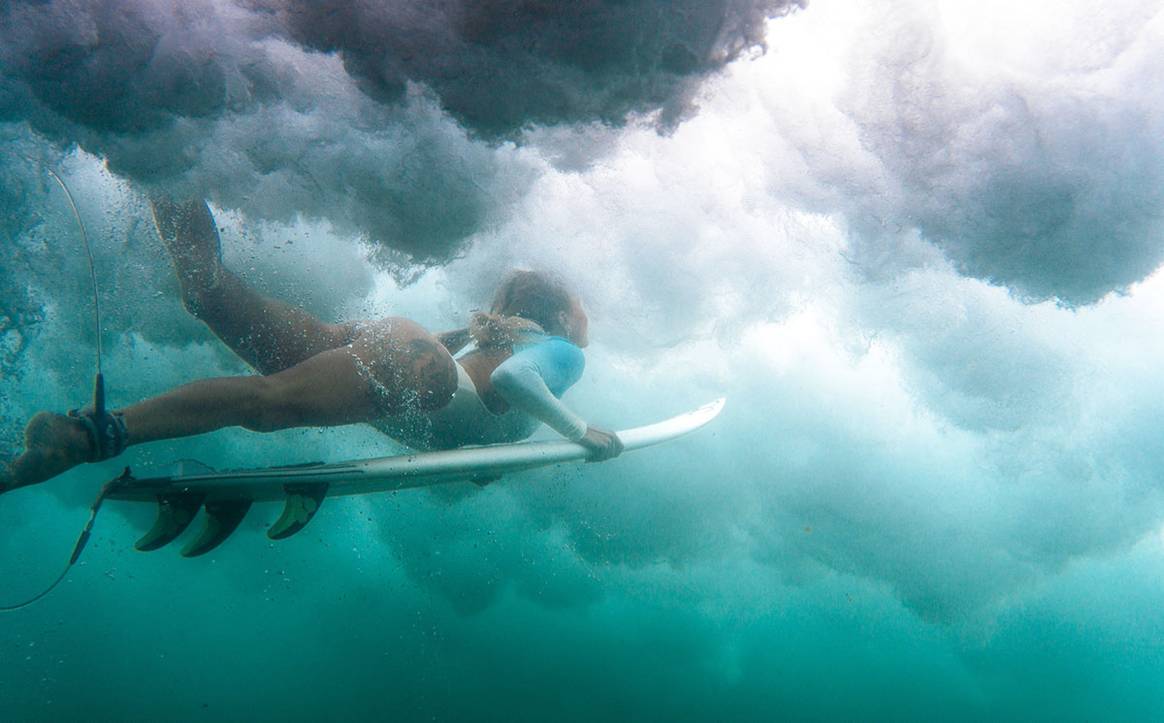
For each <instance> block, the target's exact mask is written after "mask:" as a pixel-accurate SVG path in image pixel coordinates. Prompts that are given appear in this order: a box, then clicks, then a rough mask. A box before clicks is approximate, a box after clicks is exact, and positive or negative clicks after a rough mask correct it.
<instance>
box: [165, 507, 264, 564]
mask: <svg viewBox="0 0 1164 723" xmlns="http://www.w3.org/2000/svg"><path fill="white" fill-rule="evenodd" d="M251 504H252V500H211V501H210V502H207V503H206V526H205V527H203V528H202V532H201V533H199V535H198V537H197V539H195V540H194V541H193V542H191V543H190V544H189V545H186V547H184V548H182V557H198V556H199V555H205V554H206V553H208V552H210V551H211V550H213V549H214V548H216V547H218V546H219V545H221V544H222V542H223V540H225V539H226V538H228V537H230V533H232V532H234V531H235V530H237V529H238V526H239V523H240V522H242V519H243V517H246V514H247V510H249V509H250V508H251Z"/></svg>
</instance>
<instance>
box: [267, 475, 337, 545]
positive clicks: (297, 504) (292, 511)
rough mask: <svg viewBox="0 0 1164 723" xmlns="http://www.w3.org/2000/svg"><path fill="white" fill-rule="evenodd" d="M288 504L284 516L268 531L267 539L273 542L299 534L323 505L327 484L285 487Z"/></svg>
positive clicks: (285, 506) (284, 506) (285, 505)
mask: <svg viewBox="0 0 1164 723" xmlns="http://www.w3.org/2000/svg"><path fill="white" fill-rule="evenodd" d="M283 489H285V490H287V502H286V503H284V505H283V514H282V515H280V516H279V519H278V520H276V521H275V524H273V525H271V529H269V530H267V537H269V538H271V539H272V540H283V539H286V538H288V537H290V536H291V535H294V534H295V533H296V532H299V531H300V530H302V529H303V528H304V527H307V523H308V522H311V518H312V517H315V513H316V512H318V511H319V506H320V505H321V504H323V498H324V497H326V496H327V483H325V482H321V483H319V484H296V485H285V486H284V488H283Z"/></svg>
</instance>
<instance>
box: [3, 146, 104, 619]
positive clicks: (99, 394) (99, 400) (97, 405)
mask: <svg viewBox="0 0 1164 723" xmlns="http://www.w3.org/2000/svg"><path fill="white" fill-rule="evenodd" d="M26 160H29V161H30V162H33V163H35V161H32V159H26ZM40 165H41V168H43V169H44V170H45V171H47V172H48V174H49V175H50V176H52V178H53V180H54V181H56V183H57V185H58V186H60V188H61V190H62V191H64V193H65V198H66V199H67V200H68V202H69V209H70V210H71V211H72V212H73V218H74V219H76V221H77V226H78V227H79V228H80V229H81V241H82V242H83V243H84V245H85V255H86V256H87V257H88V259H89V280H90V283H91V285H92V291H93V326H94V329H95V331H96V338H97V373H96V376H95V377H94V379H93V411H94V414H95V415H97V416H98V418H100V417H102V416H105V414H106V409H105V375H104V374H103V373H102V356H103V354H102V348H101V296H100V294H99V292H98V287H97V265H96V264H95V263H94V262H93V248H92V246H91V245H90V244H89V232H88V231H87V230H86V229H85V222H84V221H83V220H82V219H81V213H80V211H78V210H77V202H76V201H75V200H74V199H73V194H72V192H71V191H69V187H68V186H67V185H66V184H65V180H64V179H63V178H61V177H60V175H59V174H57V172H56V171H54V170H53V169H52V168H49V167H48V166H47V165H44V164H40ZM97 441H98V443H100V440H97ZM120 479H121V477H116V478H114V479H112V480H110V481H109V482H106V483H105V484H104V485H102V486H101V490H100V491H99V492H98V493H97V498H96V499H95V500H93V504H91V505H90V506H89V520H88V521H87V522H86V523H85V526H84V527H83V528H82V529H81V534H80V535H78V536H77V541H76V543H74V545H73V552H72V554H71V555H69V560H68V562H66V563H65V567H64V569H62V570H61V574H60V575H58V576H57V577H56V579H55V580H53V581H52V583H50V584H49V586H48V587H46V588H45V589H43V590H41V591H40V592H38V593H37V594H36V595H33V596H32V597H31V598H29V599H27V600H25V601H23V602H20V603H17V604H15V605H0V612H13V611H16V610H20V609H22V608H26V607H28V606H30V605H32V604H33V603H36V602H38V601H39V600H41V599H42V598H44V597H45V596H47V595H48V594H49V593H51V592H52V591H53V590H55V589H56V587H57V585H60V584H61V582H62V581H63V580H64V579H65V576H66V575H68V574H69V570H71V569H72V567H73V565H74V564H76V562H77V560H79V559H81V553H82V552H84V550H85V546H86V545H87V544H88V543H89V537H90V535H91V534H92V532H93V523H94V522H96V520H97V512H98V511H99V510H100V509H101V505H102V504H103V503H104V502H105V496H106V494H108V493H109V489H110V488H111V487H112V486H113V485H114V483H116V482H117V481H118V480H120Z"/></svg>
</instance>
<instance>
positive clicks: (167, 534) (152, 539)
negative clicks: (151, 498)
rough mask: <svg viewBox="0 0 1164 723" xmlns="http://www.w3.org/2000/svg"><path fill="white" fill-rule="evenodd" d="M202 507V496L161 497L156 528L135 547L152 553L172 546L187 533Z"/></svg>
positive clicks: (155, 521)
mask: <svg viewBox="0 0 1164 723" xmlns="http://www.w3.org/2000/svg"><path fill="white" fill-rule="evenodd" d="M201 506H202V495H190V494H186V495H160V496H159V497H158V517H157V519H156V520H154V526H153V527H152V528H150V531H149V532H147V533H145V535H144V536H143V537H142V538H141V539H140V540H138V541H137V542H136V543H135V544H134V547H135V548H137V549H138V550H140V551H141V552H150V551H152V550H156V549H158V548H159V547H165V546H166V545H168V544H170V543H171V542H173V541H174V539H175V538H177V537H178V535H180V534H182V533H183V532H185V531H186V528H187V527H189V526H190V522H191V521H193V519H194V515H196V514H198V508H199V507H201Z"/></svg>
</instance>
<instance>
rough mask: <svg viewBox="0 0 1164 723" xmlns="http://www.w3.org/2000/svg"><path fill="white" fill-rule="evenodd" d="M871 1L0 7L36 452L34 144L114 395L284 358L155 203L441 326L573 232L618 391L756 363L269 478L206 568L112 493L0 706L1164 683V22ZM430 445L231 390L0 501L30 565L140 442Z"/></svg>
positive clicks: (474, 706)
mask: <svg viewBox="0 0 1164 723" xmlns="http://www.w3.org/2000/svg"><path fill="white" fill-rule="evenodd" d="M865 5H866V4H862V3H855V2H845V1H844V0H820V1H817V2H812V3H810V4H808V5H807V6H806V7H804V8H795V9H793V8H785V7H783V4H782V3H778V2H755V3H720V2H701V3H696V2H675V3H654V2H645V1H643V2H624V3H595V4H567V3H562V4H557V3H541V4H536V7H535V6H534V5H529V6H525V5H522V6H520V7H517V6H512V7H511V5H510V4H505V3H475V4H463V5H462V4H458V3H450V4H447V7H445V6H442V7H445V10H444V11H442V13H436V12H435V11H430V10H425V11H423V12H422V11H421V10H419V8H429V7H430V5H429V4H425V3H411V4H409V3H403V4H398V7H397V6H393V7H397V10H399V12H390V11H388V10H383V11H376V10H369V9H367V8H364V9H362V10H357V9H350V8H347V5H346V4H343V5H342V6H341V5H337V6H336V7H333V8H332V12H330V13H322V14H317V13H314V12H313V11H310V7H309V6H308V5H307V4H303V3H298V2H293V1H291V0H288V1H286V2H282V1H280V2H275V1H274V0H271V1H270V2H268V1H266V0H264V1H263V2H258V3H230V2H214V3H212V2H202V3H191V4H189V5H188V6H187V10H185V11H184V12H185V14H184V15H182V14H179V13H177V12H176V11H174V10H173V9H170V8H169V6H167V5H163V4H160V3H154V2H147V0H134V2H120V3H115V2H104V3H101V2H99V3H92V4H89V5H88V6H86V7H81V6H76V5H68V4H65V3H60V2H50V3H26V2H12V3H7V4H0V71H3V72H2V73H0V78H2V82H0V144H2V146H0V147H2V148H3V149H4V153H3V154H0V244H2V248H3V249H4V253H3V254H0V374H2V378H0V420H2V421H3V424H2V425H0V430H2V431H0V451H2V452H4V453H5V454H8V453H9V452H13V451H15V450H17V449H18V448H19V446H20V430H21V429H22V428H23V424H24V422H25V420H26V419H27V418H28V417H29V416H31V415H32V414H33V413H35V412H36V411H38V410H41V409H52V410H64V409H68V408H72V407H76V406H80V405H82V404H83V403H85V402H86V400H87V398H88V397H89V395H90V394H91V383H92V374H93V371H94V358H95V348H96V337H95V332H94V328H93V320H92V301H91V298H90V294H91V292H90V287H89V282H88V266H87V262H86V259H85V255H84V250H83V246H82V244H81V239H80V234H79V231H78V228H77V224H76V222H75V221H74V219H73V217H72V214H71V212H70V211H69V209H68V206H67V203H66V201H65V198H64V195H63V194H62V192H61V190H60V189H59V188H58V187H57V186H56V185H55V184H54V183H53V182H52V179H51V177H50V176H49V174H48V172H47V171H46V168H51V169H53V170H55V171H56V172H58V173H59V174H60V175H61V177H62V178H64V179H65V180H66V182H67V183H68V185H69V188H70V189H72V191H73V193H74V195H75V196H76V199H77V202H78V207H79V211H80V214H81V216H82V218H83V219H84V222H85V224H86V226H87V228H88V232H89V236H90V239H91V241H92V246H93V252H94V260H95V264H96V271H97V281H98V286H99V290H100V300H101V304H102V312H103V318H102V330H101V340H102V342H103V344H104V349H105V360H104V364H105V373H106V376H107V379H108V384H109V394H110V399H111V402H112V403H113V404H114V405H123V404H128V403H130V402H133V401H136V400H138V399H142V398H145V397H148V396H150V395H154V394H158V393H160V392H163V391H165V390H167V389H169V388H171V387H173V386H175V385H178V384H181V383H184V382H188V381H191V380H194V379H198V378H203V377H208V376H219V375H233V374H245V373H249V370H248V369H247V368H246V367H245V366H244V365H243V364H242V363H241V362H240V361H239V360H237V359H236V358H235V357H233V356H232V355H231V354H230V352H229V351H228V350H227V349H225V348H224V347H223V346H222V345H221V343H220V342H218V341H217V340H216V339H214V338H213V336H212V335H211V334H210V333H209V332H208V331H207V330H206V329H205V328H204V327H203V326H202V325H201V324H200V323H199V322H197V321H196V320H194V319H192V318H190V317H189V315H187V314H186V312H185V311H184V310H183V308H182V306H181V303H180V301H179V298H178V293H177V284H176V281H175V279H174V278H173V275H172V271H171V269H170V266H169V262H168V259H167V257H166V255H165V251H164V249H163V248H162V246H161V244H160V242H159V241H158V240H157V238H156V235H155V233H154V230H153V226H152V223H151V220H150V216H149V211H148V204H147V203H146V201H145V198H146V194H147V193H149V192H152V191H155V190H166V191H171V192H174V193H186V194H196V195H203V196H206V197H208V198H209V199H210V200H211V203H212V206H213V207H214V209H215V213H216V219H217V221H218V223H219V226H220V233H221V235H222V239H223V247H224V255H225V259H226V263H227V264H228V265H229V266H230V267H231V268H232V269H234V270H236V271H237V272H238V273H240V274H241V275H242V276H243V277H244V278H246V279H247V280H248V281H249V282H250V283H252V284H254V285H255V286H257V287H258V288H260V289H262V290H263V291H265V292H267V293H270V294H272V295H275V296H278V297H279V298H282V299H286V300H288V301H290V302H292V303H296V304H299V305H302V306H304V307H306V308H308V309H310V310H311V311H313V312H314V313H316V314H318V315H319V316H321V317H323V318H326V319H356V318H372V317H376V316H383V315H388V314H399V315H404V316H407V317H409V318H413V319H416V320H417V321H419V322H420V323H422V324H424V325H426V326H428V327H429V328H432V329H451V328H455V327H457V326H460V325H463V323H464V321H465V319H466V318H467V316H468V314H469V313H470V311H471V310H473V309H476V308H480V307H481V306H482V305H484V304H486V303H487V300H488V298H489V295H490V292H491V290H492V286H493V284H495V283H496V280H497V279H498V278H499V277H500V276H501V275H502V274H503V273H504V271H505V270H507V269H509V268H511V267H514V266H535V267H544V268H553V269H555V270H557V271H558V272H560V273H561V274H562V275H563V276H565V277H566V278H567V279H569V280H570V282H571V283H572V284H573V285H574V286H575V287H576V288H577V289H578V290H579V292H580V294H581V295H582V297H583V298H584V300H585V303H586V306H587V309H588V310H589V312H590V316H591V321H592V326H591V338H592V340H593V344H592V346H591V347H590V348H589V349H588V350H587V370H586V374H585V376H584V378H583V380H582V381H581V382H579V384H578V385H576V386H575V387H574V388H573V389H572V390H571V391H570V392H569V393H568V395H567V396H566V400H567V401H568V402H569V404H570V405H571V407H572V408H574V409H576V410H577V411H578V412H579V413H580V414H582V415H583V416H584V417H585V418H587V419H588V420H591V421H592V422H594V423H596V424H600V425H603V426H608V427H612V428H625V427H631V426H635V425H638V424H644V423H648V422H651V421H655V420H657V419H660V418H663V417H667V416H670V415H672V414H676V413H679V412H682V411H686V410H687V409H690V408H693V407H695V406H698V405H700V404H703V403H705V402H707V401H709V400H711V399H713V398H716V397H719V396H726V397H727V400H728V402H727V406H726V408H725V411H724V412H723V414H722V415H721V417H720V418H719V419H718V420H716V421H715V422H714V423H713V424H712V425H711V426H709V427H707V428H705V429H703V430H701V431H699V432H698V433H696V434H694V435H692V436H690V437H688V438H685V439H683V440H681V441H678V442H675V443H673V444H670V445H668V446H665V447H660V448H656V449H650V450H644V451H640V452H636V453H634V454H628V455H626V456H625V457H623V458H620V459H616V460H613V461H611V462H608V463H603V464H599V465H587V466H582V467H574V468H561V469H552V470H545V471H536V472H530V473H522V474H515V475H512V476H510V477H507V478H505V479H503V480H501V481H499V482H497V483H494V484H491V485H489V486H487V487H484V488H478V487H476V486H474V485H471V484H453V485H449V486H446V487H439V488H433V489H429V490H413V491H406V492H399V493H393V494H382V495H374V496H366V497H360V498H346V499H331V500H328V501H327V502H326V503H325V504H324V506H323V508H322V509H321V511H320V513H319V514H318V515H317V517H316V518H315V519H314V520H313V521H312V523H311V524H310V526H308V527H307V528H306V529H305V530H304V531H303V532H301V533H300V534H298V535H296V536H294V537H292V538H290V539H288V540H285V541H281V542H271V541H269V540H268V539H267V538H266V536H265V534H264V533H265V530H266V528H267V527H268V526H269V525H270V524H271V523H272V522H273V521H274V520H275V519H276V518H277V516H278V514H279V507H278V505H272V504H261V505H256V506H255V508H254V509H252V510H251V512H250V514H249V515H248V516H247V518H246V519H245V520H244V522H243V523H242V526H241V527H240V529H239V530H238V531H237V532H236V533H235V535H234V536H233V537H232V538H231V539H229V540H228V541H227V542H226V543H225V544H224V545H223V546H221V547H220V548H218V549H216V550H215V551H213V552H212V553H211V554H208V555H206V556H204V557H201V558H197V559H189V560H188V559H184V558H182V557H180V556H179V555H178V549H180V545H181V544H182V543H183V542H185V541H186V540H188V539H189V537H190V535H192V534H194V532H193V531H192V532H190V533H187V535H186V536H185V537H184V538H182V539H180V540H179V541H178V543H176V544H174V545H171V546H170V547H167V548H163V549H162V550H159V551H156V552H152V553H148V554H147V553H138V552H135V551H134V549H133V543H134V541H135V540H136V539H137V538H138V537H140V536H141V535H142V534H144V532H145V531H146V530H147V529H148V527H149V525H150V524H151V523H152V520H153V511H152V510H151V509H149V508H148V507H147V506H144V505H140V506H139V505H132V504H128V503H119V502H109V503H107V504H106V506H105V507H104V508H103V510H102V511H101V514H100V516H99V518H98V521H97V525H96V528H95V530H94V536H93V538H92V541H91V542H90V544H89V546H88V548H87V550H86V552H85V555H84V557H83V558H82V560H81V562H80V563H79V564H78V565H77V566H75V567H74V568H72V570H71V571H70V572H69V573H68V575H67V576H66V578H65V580H64V582H63V583H62V584H61V586H60V587H59V588H57V589H56V590H55V591H54V592H53V593H52V594H51V595H49V596H48V597H47V598H45V599H44V600H43V601H41V602H40V603H38V604H37V605H35V606H32V607H30V608H27V609H24V610H21V611H19V612H15V613H8V614H4V615H3V616H2V617H0V718H2V719H3V720H5V721H57V720H101V721H160V720H165V721H170V720H173V721H222V720H226V721H233V720H268V719H282V720H293V721H299V720H304V721H309V720H311V721H314V720H361V719H387V718H391V719H399V720H440V721H444V720H480V721H486V720H488V721H492V720H521V721H524V720H529V721H546V720H554V721H557V720H563V721H592V720H615V721H622V720H635V721H641V720H682V721H709V720H717V721H727V720H732V721H734V720H745V721H769V720H846V721H847V720H918V721H929V720H935V719H942V720H983V719H1002V720H1024V721H1027V720H1046V721H1052V720H1054V721H1062V720H1081V721H1083V720H1086V721H1095V720H1105V721H1107V720H1129V721H1133V720H1135V721H1138V720H1156V719H1160V718H1164V705H1162V704H1161V702H1160V696H1159V690H1160V689H1161V687H1162V686H1164V624H1162V623H1161V622H1160V621H1161V616H1160V615H1159V610H1160V609H1161V607H1162V606H1164V582H1162V581H1164V499H1162V496H1161V491H1160V490H1161V488H1160V470H1161V469H1162V468H1164V442H1162V441H1161V436H1160V432H1159V430H1160V429H1161V426H1162V424H1161V423H1162V422H1164V382H1161V380H1160V377H1159V373H1158V370H1159V369H1160V368H1161V363H1162V361H1164V341H1162V340H1161V336H1160V335H1159V334H1157V333H1156V331H1155V330H1156V329H1158V328H1159V325H1160V319H1161V317H1162V314H1164V276H1161V274H1160V273H1159V272H1158V271H1157V269H1158V267H1159V266H1160V264H1161V262H1162V261H1164V220H1162V212H1161V209H1164V204H1161V201H1162V200H1164V175H1162V174H1161V173H1160V171H1159V169H1160V168H1164V141H1162V140H1161V139H1164V127H1162V126H1164V120H1162V119H1164V114H1162V113H1161V112H1160V109H1161V108H1164V91H1162V90H1161V88H1160V85H1159V83H1157V82H1154V78H1155V75H1156V74H1157V72H1158V67H1159V62H1160V56H1161V54H1162V53H1164V15H1161V14H1160V12H1159V10H1158V8H1157V7H1155V4H1153V3H1148V2H1144V3H1138V2H1128V3H1123V4H1110V5H1108V6H1105V7H1103V8H1095V7H1092V6H1091V5H1088V4H1085V3H1082V2H1078V3H1077V2H1068V3H1057V4H1056V5H1055V6H1054V9H1053V10H1052V9H1048V8H1043V7H1040V6H1039V5H1038V4H1031V5H1029V6H1028V5H1024V6H1023V7H1022V8H1020V9H1015V8H1011V7H1008V6H1003V5H1001V4H993V3H986V4H983V3H981V2H975V3H970V2H957V1H955V0H948V1H944V2H940V3H921V2H908V1H904V0H903V2H901V3H898V4H895V5H894V6H893V7H887V8H881V9H871V8H868V7H866V6H865ZM400 8H403V10H400ZM784 10H791V12H789V13H787V14H785V13H783V11H784ZM1032 27H1037V28H1039V29H1040V32H1039V33H1036V34H1032V33H1030V32H1029V29H1030V28H1032ZM760 39H765V40H766V42H767V51H766V52H761V50H760V49H759V48H758V47H757V46H756V45H755V43H756V42H757V41H759V40H760ZM545 436H547V437H548V435H545ZM398 451H400V448H399V447H398V446H396V445H394V444H393V443H392V442H391V441H390V440H388V439H386V438H384V437H382V436H380V435H378V434H377V433H376V432H374V431H372V430H371V429H367V428H363V427H343V428H335V429H302V430H291V431H285V432H279V433H276V434H266V435H264V434H256V433H251V432H246V431H242V430H233V429H232V430H223V431H221V432H216V433H214V434H209V435H204V436H201V437H195V438H190V439H186V440H175V441H169V442H162V443H157V444H152V445H144V446H140V447H134V448H132V449H131V450H130V451H129V452H127V453H126V454H125V455H123V456H122V457H120V458H118V459H116V460H111V461H108V462H105V463H101V464H98V465H87V466H84V467H82V468H78V469H75V470H73V471H71V472H69V473H67V474H65V475H63V476H61V477H59V478H58V479H55V480H52V481H50V482H48V483H46V484H44V485H41V486H38V487H34V488H29V489H24V490H19V491H16V492H13V493H10V494H5V495H3V496H2V497H0V530H3V531H4V533H3V534H0V575H2V579H3V581H4V582H3V584H0V604H6V603H10V602H15V601H17V600H19V599H23V598H26V597H29V596H31V595H32V594H34V593H35V592H37V591H38V590H40V589H42V588H43V587H44V586H45V585H47V584H48V583H50V582H51V581H52V579H53V577H54V576H55V575H56V574H57V573H58V571H59V570H60V566H61V565H62V564H63V563H64V562H65V559H66V558H67V556H68V552H69V550H70V547H71V545H72V543H73V540H74V539H75V536H76V534H77V532H78V531H79V529H80V527H81V526H82V525H83V524H84V521H85V518H86V510H87V506H88V505H89V503H90V502H91V501H92V498H93V497H94V496H95V495H96V493H97V491H98V489H99V487H100V485H101V484H102V483H103V482H104V481H106V480H108V479H110V478H111V477H113V476H115V475H117V474H119V473H120V472H121V470H122V469H123V468H124V467H125V466H129V467H131V468H132V469H133V470H135V472H139V473H148V472H149V471H150V470H151V469H152V470H160V469H162V468H164V467H165V465H166V464H168V463H169V462H171V461H173V460H176V459H183V458H188V459H197V460H201V461H203V462H206V463H208V464H211V465H214V466H218V467H224V468H225V467H240V466H260V465H274V464H289V463H299V462H311V461H316V460H327V461H339V460H344V459H352V458H360V457H368V456H379V455H385V454H392V453H394V452H398Z"/></svg>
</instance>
